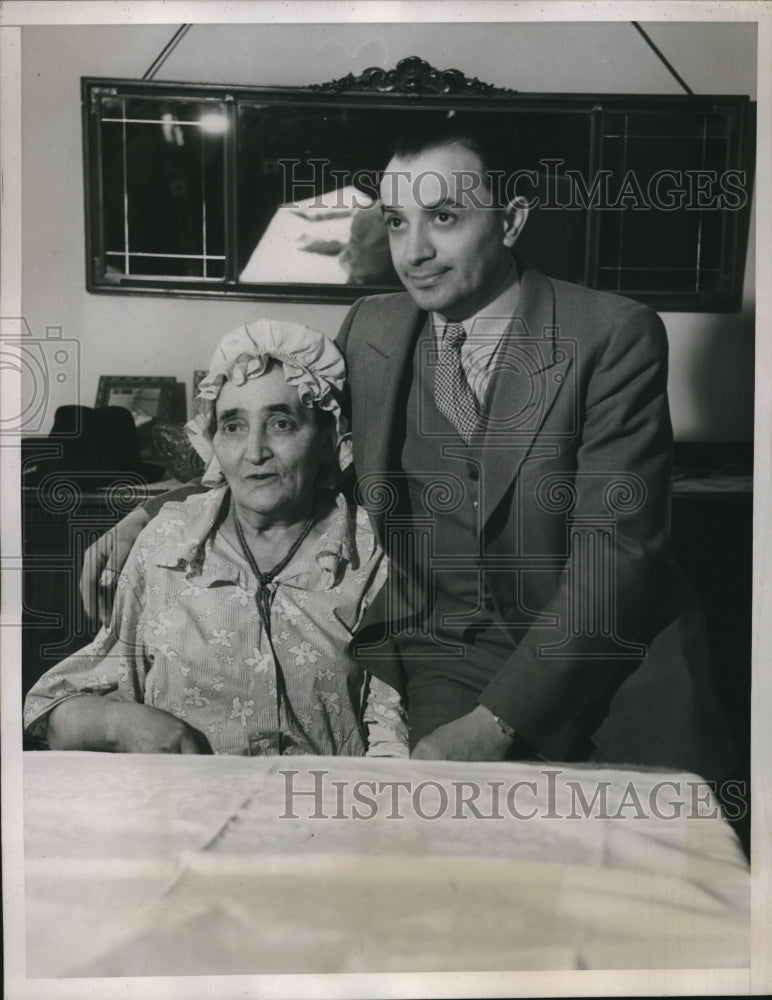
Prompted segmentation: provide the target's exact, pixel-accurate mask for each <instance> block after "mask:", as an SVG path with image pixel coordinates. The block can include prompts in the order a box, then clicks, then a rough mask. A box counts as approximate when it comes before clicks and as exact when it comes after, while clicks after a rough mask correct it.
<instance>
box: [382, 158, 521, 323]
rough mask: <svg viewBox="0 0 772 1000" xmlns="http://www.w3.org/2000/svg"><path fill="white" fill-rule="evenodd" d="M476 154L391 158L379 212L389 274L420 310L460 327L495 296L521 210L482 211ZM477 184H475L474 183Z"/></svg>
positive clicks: (484, 195) (485, 193)
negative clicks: (388, 256) (391, 269)
mask: <svg viewBox="0 0 772 1000" xmlns="http://www.w3.org/2000/svg"><path fill="white" fill-rule="evenodd" d="M481 174H482V164H481V163H480V159H479V157H478V156H477V154H476V153H473V152H472V151H471V150H470V149H467V148H466V146H462V145H461V144H460V143H452V144H451V145H448V146H438V147H437V148H435V149H429V150H427V151H426V152H424V153H421V154H419V155H418V156H415V157H412V158H410V159H400V158H399V157H394V159H392V160H391V162H390V163H389V165H388V166H387V168H386V171H385V173H384V176H383V180H382V182H381V208H382V211H383V217H384V220H385V222H386V228H387V229H388V232H389V243H390V246H391V256H392V260H393V261H394V267H395V268H396V271H397V274H398V275H399V278H400V280H401V281H402V283H403V284H404V286H405V288H406V289H407V291H408V292H409V293H410V295H411V297H412V298H413V300H414V301H415V302H416V304H417V305H419V306H420V307H421V308H422V309H426V310H430V311H436V312H438V313H441V314H442V315H443V316H445V317H447V318H448V319H453V320H459V321H460V320H464V319H466V318H467V317H468V316H472V315H473V314H474V313H476V312H478V311H479V310H480V309H482V308H483V306H485V305H487V304H488V302H490V301H491V300H492V299H494V298H495V297H496V295H497V294H498V293H499V291H500V290H501V286H502V283H503V281H504V279H505V277H506V275H507V273H508V272H509V269H510V267H511V261H512V258H511V254H510V252H509V251H510V248H511V247H512V246H513V245H514V243H515V240H516V239H517V236H518V234H519V232H520V230H521V229H522V226H523V224H524V223H525V217H526V214H527V213H526V210H525V209H523V208H521V207H519V206H515V205H510V206H508V207H507V208H506V209H502V208H492V207H485V206H490V202H491V197H490V189H489V187H488V184H487V180H486V179H485V178H484V177H481ZM477 179H479V180H477Z"/></svg>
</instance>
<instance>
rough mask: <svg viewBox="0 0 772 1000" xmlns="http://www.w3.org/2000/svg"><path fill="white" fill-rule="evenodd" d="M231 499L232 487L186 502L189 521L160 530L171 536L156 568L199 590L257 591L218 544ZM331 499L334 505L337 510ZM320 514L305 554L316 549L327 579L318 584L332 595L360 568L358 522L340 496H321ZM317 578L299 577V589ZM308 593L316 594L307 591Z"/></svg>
mask: <svg viewBox="0 0 772 1000" xmlns="http://www.w3.org/2000/svg"><path fill="white" fill-rule="evenodd" d="M228 493H229V488H228V486H227V485H223V486H218V487H216V488H215V489H212V490H210V491H209V492H208V493H204V494H197V495H196V496H194V497H191V498H190V499H189V500H188V501H186V503H185V507H186V508H187V509H186V510H185V511H184V516H181V517H179V518H174V517H167V519H166V520H165V521H163V522H162V524H161V526H160V530H162V531H164V530H165V533H166V538H165V540H164V541H163V542H162V543H161V545H160V546H159V547H158V548H157V549H156V551H155V552H154V553H153V561H154V562H155V563H156V565H158V566H166V567H170V568H172V569H184V570H185V574H186V576H188V577H190V578H193V577H195V578H196V584H197V585H198V586H200V587H209V586H212V585H213V584H215V583H238V584H239V585H241V586H243V587H245V589H252V590H253V589H254V585H253V581H252V580H251V574H250V576H249V579H248V578H247V577H246V576H245V569H244V567H242V566H240V565H238V564H237V563H235V562H234V561H233V558H232V557H231V556H230V555H229V554H226V551H224V550H223V547H222V546H221V545H218V544H217V538H216V536H217V528H218V525H219V523H220V520H221V514H222V512H223V504H224V503H225V501H226V498H227V496H228ZM331 499H334V503H333V504H332V506H331V505H330V500H331ZM317 510H319V511H320V517H319V520H318V521H317V522H316V524H314V527H313V528H312V534H311V535H310V536H309V538H308V540H307V542H305V543H304V545H303V546H301V549H300V551H301V552H303V551H304V549H305V548H306V546H307V545H312V546H313V549H312V556H313V564H315V566H316V567H318V570H319V571H320V573H321V580H319V579H318V578H317V581H316V586H317V587H319V588H320V589H323V590H329V589H331V588H332V587H334V586H335V585H336V583H337V582H338V581H339V578H340V575H341V571H342V570H343V568H344V567H345V565H346V564H349V565H351V567H352V568H353V569H356V568H357V567H358V555H357V549H356V540H355V525H356V516H355V510H354V509H353V508H352V507H351V506H350V505H349V503H348V502H347V500H346V498H345V497H344V496H343V494H342V493H340V492H338V493H336V494H335V495H334V497H333V498H330V496H329V495H327V494H320V495H319V497H318V501H317ZM293 562H294V560H293ZM313 564H312V565H313ZM290 565H292V563H291V564H290ZM244 566H246V560H244ZM309 568H311V567H309ZM283 575H284V574H283V573H280V574H279V576H278V577H277V581H279V582H281V579H282V577H283ZM311 575H314V576H316V574H310V573H302V574H301V575H300V578H297V577H296V576H295V575H294V574H293V584H294V585H295V586H301V587H303V586H304V582H303V581H306V580H307V581H308V582H309V583H310V577H311ZM305 589H310V588H309V587H308V586H305Z"/></svg>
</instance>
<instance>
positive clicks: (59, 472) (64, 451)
mask: <svg viewBox="0 0 772 1000" xmlns="http://www.w3.org/2000/svg"><path fill="white" fill-rule="evenodd" d="M24 445H25V447H24V448H23V451H22V454H23V460H22V483H23V485H24V486H30V485H37V484H38V483H41V482H42V480H43V479H47V478H48V477H49V476H51V477H52V482H55V481H56V480H57V479H58V478H59V477H60V476H61V478H62V479H67V480H70V481H75V482H77V483H78V484H79V485H81V486H83V487H84V488H86V489H104V488H106V487H109V486H112V485H113V484H114V483H116V482H119V481H121V480H124V481H125V480H126V478H127V476H131V477H132V478H134V477H138V478H139V479H140V480H142V481H144V482H145V483H155V482H157V481H158V480H159V479H161V478H163V475H164V468H163V466H161V465H155V464H154V463H152V462H143V461H142V457H141V455H140V451H139V440H138V437H137V428H136V427H135V426H134V418H133V417H132V415H131V413H130V412H129V411H128V410H127V409H125V408H124V407H122V406H102V407H98V408H97V409H92V408H91V407H90V406H71V405H68V406H60V407H58V408H57V410H56V414H55V416H54V426H53V427H52V428H51V433H50V434H49V435H48V437H47V438H43V439H31V440H27V441H25V442H24Z"/></svg>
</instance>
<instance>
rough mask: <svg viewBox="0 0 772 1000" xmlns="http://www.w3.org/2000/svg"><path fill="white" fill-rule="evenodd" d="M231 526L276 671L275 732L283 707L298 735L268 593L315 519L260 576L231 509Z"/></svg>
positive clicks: (235, 515) (309, 520) (311, 520)
mask: <svg viewBox="0 0 772 1000" xmlns="http://www.w3.org/2000/svg"><path fill="white" fill-rule="evenodd" d="M233 523H234V525H235V527H236V537H237V538H238V540H239V545H240V546H241V551H242V552H243V554H244V558H245V559H246V560H247V562H248V563H249V568H250V569H251V570H252V572H253V573H254V574H255V576H256V577H257V593H256V594H255V597H256V603H257V610H258V613H259V615H260V621H261V622H262V623H263V628H264V630H265V635H266V638H267V639H268V645H269V646H270V648H271V655H272V656H273V662H274V665H275V668H276V727H277V730H281V716H282V705H284V707H285V710H286V713H287V715H288V716H290V717H291V718H292V720H293V721H294V723H295V725H296V726H297V729H298V731H299V732H302V727H301V726H300V723H299V722H298V719H297V716H296V715H295V712H294V711H293V708H292V704H291V703H290V700H289V695H288V694H287V684H286V681H285V679H284V671H283V670H282V666H281V663H280V662H279V658H278V656H277V655H276V649H275V647H274V645H273V636H272V635H271V589H270V585H271V584H272V583H273V581H274V580H275V579H276V577H277V576H278V575H279V573H281V571H282V570H283V569H285V568H286V567H287V566H288V565H289V564H290V562H291V561H292V560H293V559H294V557H295V555H296V554H297V552H298V549H299V548H300V546H301V545H302V544H303V542H304V541H305V539H306V538H307V537H308V533H309V532H310V530H311V528H313V526H314V515H313V514H311V516H310V517H309V518H308V520H307V521H306V523H305V524H304V525H303V528H302V530H301V532H300V534H299V535H298V537H297V538H296V539H295V541H294V542H293V543H292V545H291V546H290V547H289V549H288V551H287V554H286V555H285V556H284V558H283V559H281V560H280V561H279V562H278V563H277V564H276V565H275V566H274V567H273V569H271V570H269V571H268V572H267V573H263V572H262V571H261V570H260V567H259V566H258V565H257V560H256V559H255V556H254V553H253V552H252V550H251V549H250V547H249V546H248V545H247V540H246V538H245V537H244V529H243V528H242V527H241V522H240V521H239V518H238V514H237V513H236V508H235V507H234V508H233ZM306 739H308V740H309V742H311V743H312V745H313V741H312V740H310V737H308V736H306ZM312 752H313V753H318V752H319V750H318V748H317V747H316V746H315V745H313V751H312Z"/></svg>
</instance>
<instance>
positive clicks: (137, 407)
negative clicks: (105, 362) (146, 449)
mask: <svg viewBox="0 0 772 1000" xmlns="http://www.w3.org/2000/svg"><path fill="white" fill-rule="evenodd" d="M175 384H176V379H175V378H173V377H172V376H171V375H158V376H152V377H149V376H144V375H136V376H135V375H102V376H100V379H99V388H98V389H97V397H96V406H123V407H124V408H125V409H127V410H129V412H130V413H131V415H132V417H133V418H134V424H135V426H136V427H137V430H138V431H141V430H142V429H144V428H148V429H149V428H150V426H151V425H152V424H153V423H167V422H169V421H171V420H173V419H174V410H175V391H174V386H175Z"/></svg>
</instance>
